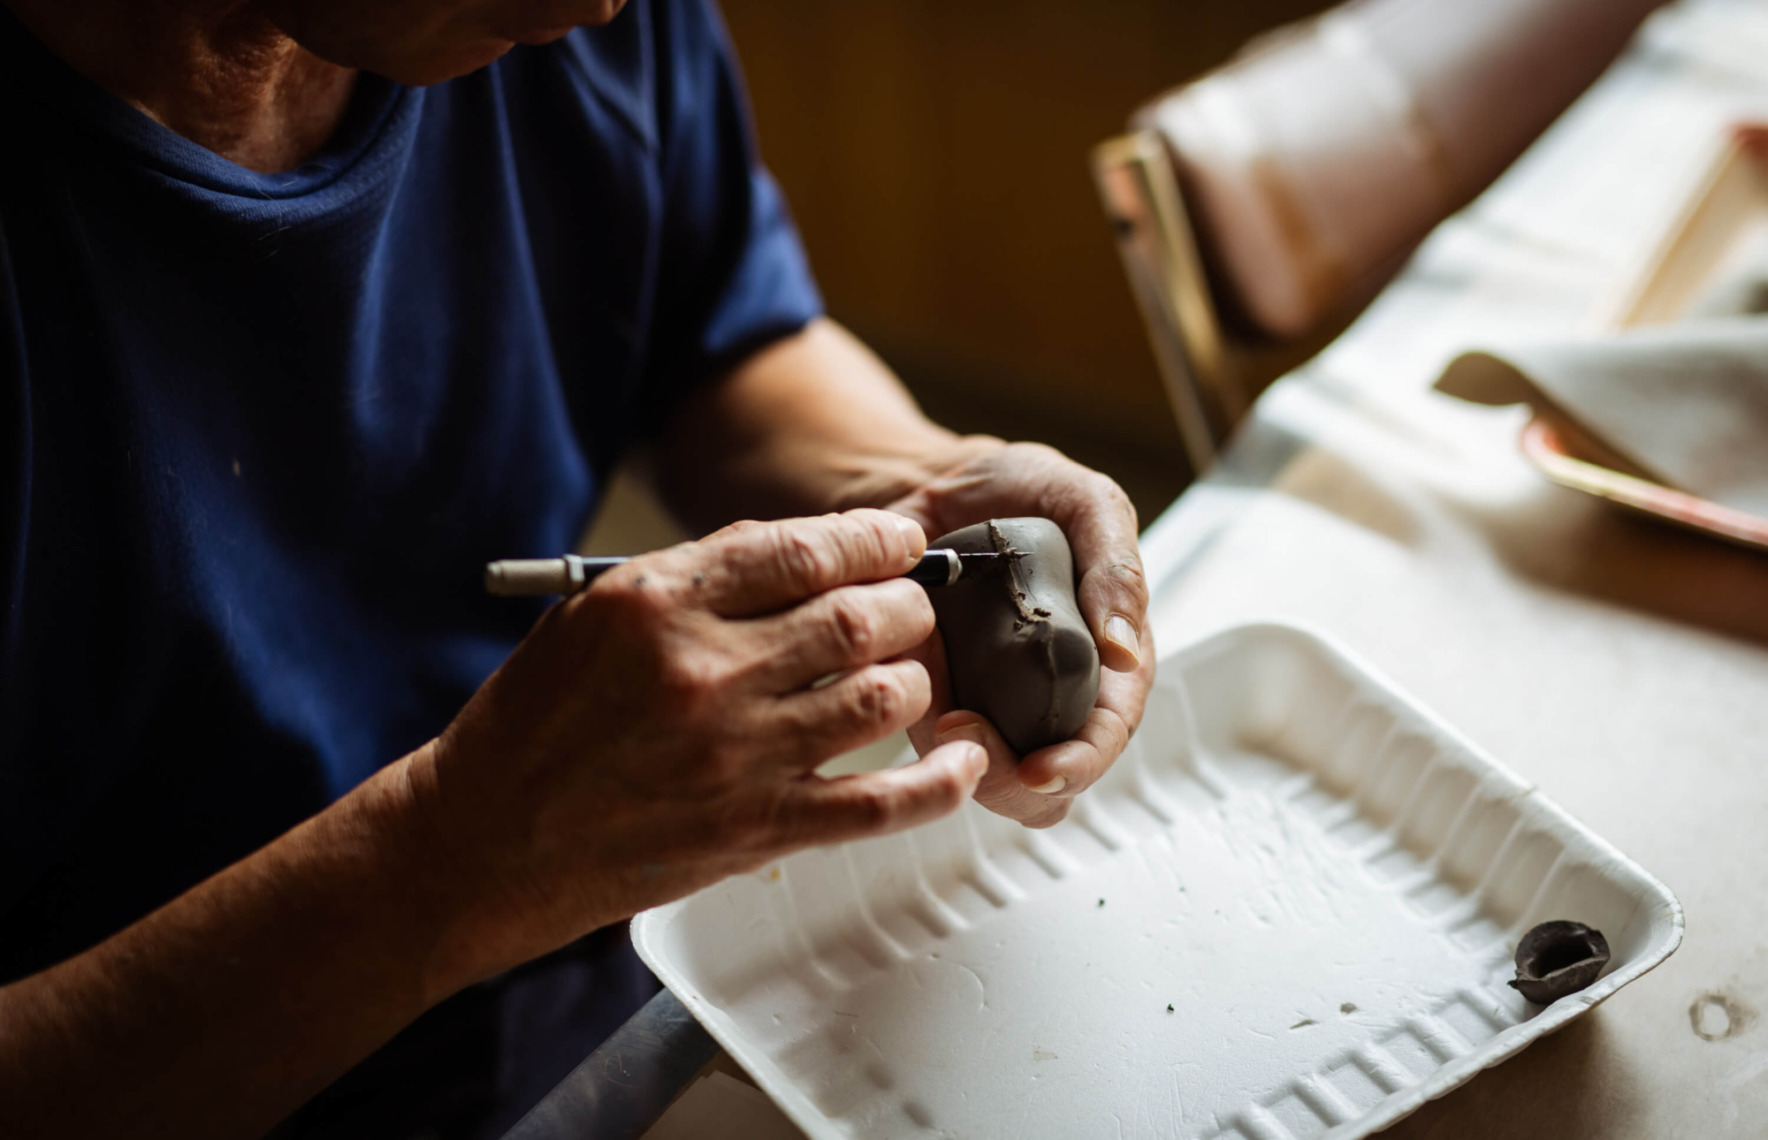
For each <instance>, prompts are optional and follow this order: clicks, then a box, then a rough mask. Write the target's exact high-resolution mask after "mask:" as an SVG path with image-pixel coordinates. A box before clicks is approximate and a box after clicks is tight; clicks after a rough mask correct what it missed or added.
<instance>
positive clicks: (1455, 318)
mask: <svg viewBox="0 0 1768 1140" xmlns="http://www.w3.org/2000/svg"><path fill="white" fill-rule="evenodd" d="M1748 117H1757V118H1768V4H1762V3H1752V2H1746V0H1706V2H1702V3H1698V4H1685V5H1682V6H1679V7H1678V8H1676V9H1673V10H1671V11H1668V12H1666V13H1664V14H1662V15H1660V16H1659V17H1657V18H1656V20H1655V21H1654V23H1653V24H1652V25H1650V26H1649V27H1648V28H1647V30H1646V32H1645V34H1644V35H1643V36H1642V37H1641V40H1640V42H1639V44H1637V45H1636V46H1635V48H1634V50H1633V51H1632V52H1631V53H1630V54H1629V56H1628V57H1627V58H1626V59H1625V60H1624V61H1623V62H1622V63H1621V64H1619V65H1618V66H1617V67H1616V68H1615V69H1614V70H1613V71H1612V72H1610V74H1609V75H1608V76H1606V77H1605V78H1604V79H1603V80H1602V81H1601V83H1600V84H1598V86H1597V87H1596V88H1594V89H1593V90H1592V91H1591V92H1590V93H1589V94H1588V95H1587V96H1586V97H1585V98H1584V99H1583V100H1582V101H1581V102H1580V103H1579V104H1577V105H1576V106H1575V107H1574V108H1573V110H1572V111H1571V112H1570V113H1569V114H1568V115H1567V116H1566V118H1565V119H1563V120H1562V121H1561V122H1560V123H1559V124H1558V125H1556V126H1555V128H1554V129H1553V130H1552V131H1551V132H1550V133H1549V134H1548V135H1547V136H1546V137H1544V138H1543V139H1542V140H1541V142H1540V143H1539V144H1537V146H1536V147H1535V148H1534V149H1533V150H1531V151H1530V153H1529V154H1528V155H1527V156H1525V158H1524V159H1523V161H1522V162H1520V163H1519V164H1518V165H1517V167H1515V168H1514V169H1513V170H1512V171H1511V172H1510V173H1509V174H1507V175H1506V176H1505V178H1504V179H1503V180H1502V181H1501V182H1500V183H1499V184H1498V185H1496V186H1495V187H1493V189H1492V190H1491V191H1490V192H1488V193H1487V194H1486V195H1485V196H1484V197H1483V198H1482V199H1480V201H1478V202H1477V203H1475V204H1474V205H1473V206H1472V207H1470V208H1469V209H1468V210H1467V211H1465V212H1464V213H1463V214H1462V215H1460V216H1458V217H1456V218H1454V219H1451V220H1450V221H1449V222H1448V223H1446V224H1445V225H1444V226H1443V227H1442V228H1441V229H1440V230H1439V231H1438V232H1437V233H1436V234H1435V235H1433V237H1432V238H1431V239H1430V241H1429V242H1428V243H1426V245H1425V247H1424V248H1423V249H1422V250H1420V252H1419V254H1418V255H1417V256H1416V257H1415V258H1414V260H1413V262H1412V264H1411V265H1410V266H1409V267H1408V268H1407V270H1406V272H1405V273H1404V274H1403V275H1402V276H1401V278H1400V279H1399V280H1397V281H1396V282H1395V283H1394V284H1393V285H1392V286H1390V287H1389V289H1388V290H1387V291H1386V292H1385V293H1384V294H1383V296H1382V297H1381V299H1380V300H1379V301H1378V302H1377V304H1376V305H1375V306H1374V307H1373V308H1372V309H1371V310H1370V311H1369V312H1368V313H1367V314H1366V315H1365V316H1364V317H1363V318H1362V319H1361V320H1360V321H1359V322H1358V323H1357V324H1356V325H1355V326H1353V327H1352V329H1351V330H1349V332H1347V333H1346V335H1345V336H1344V337H1343V338H1342V339H1340V340H1339V341H1338V342H1336V343H1335V344H1334V345H1333V346H1332V347H1331V348H1330V349H1329V350H1328V351H1327V352H1326V353H1324V354H1323V355H1322V356H1321V357H1320V358H1318V359H1317V360H1315V361H1314V362H1312V363H1311V364H1309V365H1308V366H1306V367H1304V368H1303V369H1301V370H1300V371H1298V372H1297V373H1296V374H1294V375H1292V376H1290V377H1287V378H1285V379H1284V380H1283V381H1281V382H1280V383H1279V384H1278V385H1277V386H1276V387H1274V388H1273V389H1272V390H1271V391H1270V392H1269V393H1267V395H1266V397H1265V398H1264V400H1263V401H1262V402H1261V404H1260V406H1259V408H1258V410H1257V412H1256V413H1255V419H1254V422H1253V423H1252V424H1250V425H1249V426H1248V429H1247V431H1246V433H1245V434H1244V436H1243V437H1242V438H1241V440H1240V441H1239V445H1238V446H1237V447H1236V448H1234V449H1233V450H1232V452H1231V453H1230V456H1229V458H1228V461H1227V463H1226V465H1225V468H1224V470H1222V471H1218V472H1216V473H1215V474H1214V476H1213V477H1212V478H1211V479H1210V480H1208V481H1207V482H1206V483H1204V484H1200V485H1199V486H1198V487H1196V488H1194V489H1193V490H1192V491H1190V492H1188V493H1187V494H1186V495H1185V496H1184V498H1182V499H1181V500H1180V501H1179V503H1178V504H1177V505H1176V506H1175V507H1174V508H1173V509H1172V510H1171V511H1169V512H1168V513H1167V514H1166V515H1165V516H1163V517H1162V518H1161V519H1160V520H1159V521H1158V522H1157V523H1156V524H1155V525H1154V526H1153V527H1152V528H1150V530H1149V532H1148V534H1147V535H1146V537H1145V539H1144V554H1145V557H1146V559H1147V561H1148V564H1149V566H1150V567H1151V568H1152V570H1153V572H1154V574H1155V575H1156V581H1157V589H1156V598H1157V601H1156V606H1155V629H1156V635H1157V638H1158V639H1159V641H1160V643H1161V645H1162V646H1163V647H1172V646H1176V645H1179V644H1183V643H1186V642H1190V641H1194V640H1196V639H1198V638H1200V637H1203V636H1206V635H1208V634H1209V633H1211V632H1213V631H1214V630H1217V629H1220V628H1222V627H1225V626H1229V625H1234V624H1238V623H1241V622H1245V621H1253V620H1262V619H1271V618H1277V619H1283V620H1289V621H1299V622H1303V623H1306V624H1309V625H1311V626H1314V627H1316V628H1318V629H1320V630H1322V631H1324V632H1326V633H1328V634H1329V635H1331V636H1332V637H1334V638H1336V639H1338V640H1339V641H1341V642H1343V643H1344V644H1346V645H1348V646H1349V647H1350V648H1351V649H1352V650H1353V651H1355V652H1357V653H1358V654H1360V655H1361V656H1362V657H1364V658H1365V659H1366V660H1367V661H1369V662H1370V663H1372V664H1373V665H1375V666H1376V667H1377V668H1378V669H1380V670H1381V671H1383V672H1385V673H1386V674H1387V675H1388V676H1389V677H1391V678H1392V679H1393V680H1395V681H1396V682H1397V683H1398V684H1399V685H1400V686H1401V687H1402V688H1404V689H1406V690H1408V691H1410V692H1411V693H1412V694H1413V695H1415V696H1417V697H1418V698H1420V699H1421V700H1423V701H1424V702H1425V703H1426V704H1428V705H1429V706H1431V707H1432V708H1433V709H1435V710H1436V711H1437V712H1438V713H1440V714H1441V715H1442V716H1443V717H1444V718H1446V719H1447V720H1448V721H1449V722H1450V723H1452V724H1454V725H1456V726H1457V727H1458V728H1459V729H1461V730H1462V731H1463V732H1464V733H1465V734H1467V735H1468V736H1470V737H1471V738H1472V739H1473V740H1474V741H1476V742H1477V743H1478V744H1480V745H1482V746H1483V747H1485V748H1486V749H1487V750H1488V751H1490V752H1491V753H1492V754H1494V755H1495V756H1497V757H1498V758H1499V759H1500V760H1502V761H1504V762H1505V763H1507V764H1508V765H1509V766H1511V767H1512V768H1514V769H1515V770H1516V771H1518V772H1519V773H1521V774H1522V775H1523V776H1524V777H1526V778H1528V779H1531V780H1533V781H1535V782H1536V783H1537V784H1538V785H1539V786H1540V787H1541V789H1542V790H1543V791H1544V792H1545V793H1546V794H1547V795H1548V796H1550V797H1551V798H1553V799H1554V800H1556V801H1558V802H1559V803H1560V804H1562V805H1563V806H1565V807H1566V808H1567V809H1568V810H1570V811H1571V812H1572V813H1573V814H1574V815H1577V816H1579V817H1580V818H1582V819H1583V820H1584V821H1585V822H1586V823H1588V824H1589V825H1590V826H1592V827H1593V828H1594V829H1595V830H1596V831H1597V832H1598V833H1599V834H1601V835H1603V836H1604V837H1605V838H1607V839H1609V840H1610V841H1611V842H1613V843H1614V844H1615V845H1616V846H1618V847H1620V848H1621V850H1623V851H1625V852H1626V853H1627V854H1628V855H1630V856H1632V857H1633V858H1635V859H1637V860H1638V861H1639V862H1640V863H1642V864H1643V865H1644V866H1645V867H1646V869H1647V870H1649V871H1651V872H1652V873H1654V874H1655V875H1657V876H1658V877H1660V878H1661V879H1663V880H1664V881H1665V882H1666V883H1667V884H1669V886H1670V887H1671V889H1672V890H1674V891H1675V892H1676V893H1677V895H1678V896H1679V897H1680V898H1681V901H1682V903H1683V906H1684V907H1685V908H1686V911H1687V919H1688V931H1687V937H1686V940H1685V941H1684V943H1683V945H1682V948H1681V949H1680V950H1679V951H1678V952H1677V953H1676V955H1675V956H1674V957H1672V958H1671V959H1670V960H1669V962H1667V963H1666V964H1665V965H1664V966H1663V967H1661V968H1659V969H1658V970H1657V971H1656V972H1655V973H1653V974H1650V975H1648V976H1647V977H1645V978H1644V979H1642V980H1641V981H1639V982H1638V983H1636V984H1634V985H1633V986H1630V987H1628V988H1627V989H1626V990H1623V991H1622V992H1621V993H1620V994H1618V995H1616V996H1615V998H1614V999H1612V1000H1611V1001H1610V1002H1608V1003H1607V1004H1605V1005H1603V1006H1601V1007H1599V1008H1598V1009H1597V1010H1595V1011H1594V1012H1593V1014H1592V1015H1591V1016H1589V1017H1587V1018H1585V1019H1583V1020H1581V1021H1580V1022H1579V1023H1577V1024H1575V1025H1574V1026H1572V1027H1570V1028H1568V1029H1566V1030H1565V1031H1563V1032H1561V1033H1560V1034H1558V1035H1557V1036H1555V1037H1553V1038H1549V1039H1548V1040H1546V1041H1543V1042H1541V1043H1539V1044H1537V1045H1535V1046H1533V1047H1531V1048H1530V1049H1529V1050H1527V1051H1526V1052H1525V1053H1523V1054H1522V1055H1521V1056H1519V1057H1518V1058H1517V1059H1515V1060H1512V1061H1510V1062H1509V1063H1507V1064H1505V1065H1503V1066H1500V1067H1499V1068H1498V1069H1495V1070H1493V1071H1492V1072H1489V1073H1486V1074H1483V1075H1481V1076H1479V1077H1478V1078H1476V1079H1475V1080H1474V1081H1473V1082H1471V1083H1470V1084H1468V1085H1467V1086H1464V1087H1463V1088H1462V1089H1460V1090H1458V1091H1456V1092H1454V1093H1451V1094H1450V1095H1449V1096H1447V1097H1446V1098H1444V1099H1443V1100H1441V1101H1438V1102H1436V1103H1433V1104H1431V1105H1428V1106H1426V1107H1425V1108H1424V1109H1423V1110H1421V1111H1420V1112H1419V1113H1418V1114H1417V1115H1416V1116H1414V1117H1412V1118H1411V1119H1409V1120H1408V1121H1406V1122H1404V1123H1402V1124H1400V1125H1399V1126H1397V1127H1396V1128H1395V1129H1393V1130H1392V1131H1391V1132H1390V1133H1389V1135H1396V1136H1431V1137H1451V1136H1453V1137H1463V1136H1465V1137H1476V1136H1478V1137H1486V1136H1554V1137H1586V1136H1588V1137H1633V1136H1637V1137H1663V1136H1702V1137H1707V1136H1768V1024H1764V1023H1763V1022H1762V1021H1761V1020H1760V1018H1759V1014H1760V1011H1763V1010H1768V886H1765V884H1764V881H1763V879H1764V875H1765V874H1768V556H1764V555H1761V554H1758V553H1752V552H1747V551H1743V550H1738V549H1732V548H1729V547H1726V546H1723V545H1721V544H1719V543H1717V542H1714V541H1710V540H1707V539H1704V538H1701V537H1699V536H1694V535H1688V534H1684V533H1681V532H1678V531H1674V530H1671V529H1669V528H1667V527H1663V526H1660V525H1657V524H1654V523H1651V522H1647V521H1643V520H1638V519H1634V518H1631V517H1628V516H1625V515H1622V514H1621V513H1619V512H1618V511H1616V510H1614V509H1612V508H1610V507H1608V506H1606V505H1604V504H1602V503H1599V502H1597V501H1595V500H1593V499H1590V498H1587V497H1585V496H1582V495H1579V494H1577V493H1575V492H1571V491H1566V490H1563V489H1560V488H1557V487H1554V486H1552V485H1551V484H1549V483H1547V482H1546V481H1545V479H1544V478H1542V477H1541V476H1540V475H1539V474H1538V473H1537V472H1535V471H1534V470H1533V468H1531V467H1530V466H1529V465H1528V464H1527V463H1526V462H1525V461H1524V460H1523V459H1522V457H1521V455H1520V453H1519V452H1518V449H1517V447H1516V436H1517V432H1518V430H1519V428H1520V426H1521V423H1522V418H1521V415H1522V413H1521V411H1520V409H1496V410H1494V409H1488V408H1476V407H1472V406H1467V405H1462V404H1459V403H1457V402H1456V401H1453V400H1450V399H1448V398H1447V397H1443V396H1440V395H1438V394H1436V393H1433V392H1431V391H1429V388H1430V385H1431V383H1432V382H1433V381H1434V379H1435V377H1436V376H1437V374H1438V373H1439V372H1440V371H1441V368H1442V366H1443V365H1444V364H1445V363H1446V362H1447V361H1448V360H1449V359H1451V358H1452V357H1453V356H1454V355H1455V354H1456V353H1457V352H1459V351H1461V350H1462V349H1465V348H1472V347H1484V346H1490V345H1494V344H1507V343H1514V342H1516V341H1517V340H1519V339H1524V338H1531V337H1559V336H1564V335H1565V334H1566V333H1567V332H1568V331H1570V330H1578V329H1585V330H1588V329H1594V328H1599V327H1601V326H1602V325H1603V324H1604V322H1605V321H1607V320H1608V319H1609V316H1610V314H1611V313H1612V312H1613V309H1614V306H1615V304H1616V302H1617V300H1618V297H1619V295H1620V294H1621V293H1622V292H1624V290H1625V288H1626V286H1627V285H1628V284H1630V283H1631V281H1632V280H1634V279H1635V277H1636V276H1637V274H1638V272H1639V270H1640V268H1641V266H1642V264H1643V262H1644V261H1645V260H1646V258H1647V257H1648V255H1649V253H1650V252H1651V249H1652V247H1653V246H1654V245H1655V243H1656V241H1657V239H1658V238H1659V236H1660V235H1661V234H1662V233H1663V231H1664V229H1665V228H1666V226H1667V225H1668V224H1669V222H1670V220H1671V219H1672V218H1673V217H1674V215H1675V212H1676V210H1677V207H1678V206H1679V205H1680V203H1681V201H1682V200H1683V199H1684V198H1685V197H1686V195H1687V194H1688V192H1689V190H1690V188H1691V186H1692V183H1693V181H1694V179H1695V178H1696V177H1697V176H1698V175H1699V173H1700V172H1701V170H1702V169H1703V167H1704V166H1705V164H1706V163H1707V161H1708V159H1709V158H1710V157H1711V155H1712V154H1713V153H1714V152H1716V150H1717V149H1718V147H1719V145H1720V142H1721V139H1722V137H1723V132H1724V128H1725V126H1726V124H1728V123H1729V122H1732V121H1734V120H1737V119H1740V118H1748Z"/></svg>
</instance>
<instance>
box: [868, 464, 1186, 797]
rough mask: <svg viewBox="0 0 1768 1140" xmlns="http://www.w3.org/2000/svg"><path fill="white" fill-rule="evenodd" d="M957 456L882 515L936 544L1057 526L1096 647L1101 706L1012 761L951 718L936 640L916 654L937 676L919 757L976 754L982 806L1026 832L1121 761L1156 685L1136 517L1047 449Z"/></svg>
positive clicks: (987, 728)
mask: <svg viewBox="0 0 1768 1140" xmlns="http://www.w3.org/2000/svg"><path fill="white" fill-rule="evenodd" d="M961 447H962V454H958V455H955V456H954V464H953V466H952V467H951V468H950V469H949V470H947V471H946V472H945V473H944V474H941V475H939V476H937V477H936V478H934V479H932V480H930V481H929V482H927V483H924V484H922V485H921V486H920V487H918V488H916V489H915V490H914V491H912V492H910V493H909V494H907V495H905V496H903V497H902V498H900V499H897V500H896V501H895V502H892V503H889V504H888V505H887V507H886V509H888V510H892V511H896V512H898V513H899V514H904V515H907V516H908V517H910V518H912V519H914V520H915V521H916V522H918V523H920V524H921V527H922V529H924V530H925V531H926V532H927V539H928V541H929V542H931V541H932V540H934V539H936V538H938V537H939V536H940V535H942V534H946V533H947V532H949V531H953V530H956V529H958V528H959V527H963V526H969V525H970V524H972V523H978V522H983V521H985V520H987V519H997V518H1013V517H1018V516H1039V517H1042V518H1047V519H1050V520H1051V521H1053V522H1055V523H1056V525H1058V526H1060V527H1061V528H1062V532H1063V534H1065V535H1067V537H1068V543H1069V545H1070V546H1071V547H1073V549H1074V564H1075V571H1076V575H1077V577H1076V582H1077V593H1078V595H1079V600H1080V611H1081V615H1082V616H1083V617H1084V618H1086V622H1087V625H1088V627H1089V628H1091V630H1092V632H1093V640H1094V641H1095V642H1096V643H1097V644H1098V646H1099V660H1100V664H1101V665H1102V666H1103V668H1102V670H1101V672H1100V681H1099V699H1098V702H1097V703H1096V704H1095V705H1094V706H1093V711H1092V713H1091V714H1089V715H1088V717H1087V719H1086V723H1085V724H1083V725H1082V726H1081V728H1080V731H1079V732H1077V733H1075V735H1074V737H1073V738H1072V739H1070V740H1067V741H1064V742H1063V743H1061V744H1054V745H1051V746H1050V747H1048V748H1040V749H1038V750H1037V751H1036V752H1032V753H1030V754H1028V755H1026V756H1024V757H1020V756H1016V755H1015V754H1014V752H1013V750H1012V749H1011V748H1010V747H1008V745H1007V743H1006V741H1004V740H1002V739H1001V735H1000V733H998V732H997V731H995V728H994V726H993V725H991V724H989V723H988V721H987V720H986V719H984V718H983V717H982V716H981V715H980V714H978V713H974V712H969V711H966V710H954V709H953V707H952V696H951V685H950V682H949V681H948V679H947V675H946V668H945V647H944V643H943V642H942V641H941V640H940V638H939V636H938V633H937V631H935V635H934V636H933V637H931V638H929V639H928V640H927V642H926V643H924V644H923V645H922V647H921V648H920V650H918V651H917V652H916V653H915V654H913V656H915V657H916V658H917V659H919V660H920V661H921V662H922V663H923V664H924V665H926V667H927V672H928V674H929V676H930V677H931V678H932V681H933V703H932V705H931V707H929V709H928V710H927V715H926V716H924V717H923V718H921V720H920V721H919V722H917V723H916V724H914V725H912V726H911V727H910V728H909V739H910V740H911V741H912V742H913V743H914V745H915V749H916V751H918V752H921V753H926V752H927V751H928V750H930V749H932V748H934V747H936V746H937V745H939V744H945V743H949V742H951V741H953V740H972V741H975V742H977V743H979V744H981V745H982V746H983V747H984V748H986V749H987V750H988V757H989V763H988V772H987V773H986V774H985V775H984V776H983V777H982V782H981V784H979V785H978V786H977V788H976V800H977V802H978V803H980V804H982V805H983V806H984V807H986V808H988V809H990V810H991V811H995V812H998V813H1000V814H1001V815H1004V816H1008V817H1010V818H1012V819H1016V820H1018V821H1020V822H1021V823H1023V824H1025V825H1026V826H1027V827H1049V826H1050V825H1052V824H1055V823H1058V822H1060V821H1061V820H1062V818H1063V817H1064V816H1066V815H1067V814H1068V808H1069V806H1070V805H1071V804H1072V803H1073V802H1074V797H1075V796H1077V795H1079V794H1080V793H1081V792H1083V791H1085V790H1086V789H1087V787H1088V786H1090V785H1091V784H1092V783H1093V782H1094V781H1095V780H1097V779H1098V778H1099V777H1100V776H1102V775H1104V774H1105V770H1106V769H1107V768H1109V767H1111V764H1112V762H1113V761H1114V760H1116V759H1117V757H1118V755H1119V754H1120V753H1122V752H1123V749H1124V746H1125V745H1126V744H1128V743H1129V738H1130V734H1131V733H1133V732H1134V731H1135V730H1136V726H1137V725H1138V724H1140V723H1141V720H1142V708H1143V705H1144V704H1145V703H1146V701H1147V698H1148V689H1149V686H1151V685H1152V684H1153V683H1154V640H1153V636H1152V634H1151V633H1150V632H1149V629H1148V584H1147V580H1146V579H1145V578H1144V577H1143V574H1142V558H1141V555H1140V554H1139V553H1138V551H1137V548H1136V509H1135V507H1133V506H1131V505H1130V501H1129V497H1128V496H1127V495H1125V494H1124V493H1123V490H1122V489H1121V488H1120V487H1118V485H1117V484H1116V483H1114V482H1112V481H1111V480H1110V479H1109V478H1107V477H1106V476H1104V475H1101V474H1099V473H1098V472H1097V471H1093V470H1091V469H1089V468H1086V467H1082V466H1081V465H1080V464H1078V463H1075V462H1074V461H1073V460H1071V459H1069V458H1068V457H1067V456H1065V455H1063V454H1062V453H1061V452H1059V451H1056V450H1054V449H1052V448H1048V447H1045V446H1043V445H1042V444H1035V443H1013V444H1006V443H1002V442H1001V441H999V440H992V439H986V438H978V437H974V436H972V437H969V438H967V439H965V440H964V441H963V443H962V445H961Z"/></svg>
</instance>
